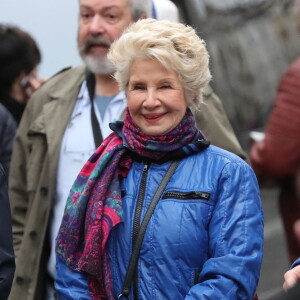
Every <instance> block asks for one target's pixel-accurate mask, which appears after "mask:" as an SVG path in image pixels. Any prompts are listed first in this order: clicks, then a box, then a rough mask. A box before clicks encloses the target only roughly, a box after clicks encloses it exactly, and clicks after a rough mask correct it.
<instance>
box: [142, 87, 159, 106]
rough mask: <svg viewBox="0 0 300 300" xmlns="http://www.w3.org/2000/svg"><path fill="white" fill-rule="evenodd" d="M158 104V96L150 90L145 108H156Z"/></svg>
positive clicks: (146, 97)
mask: <svg viewBox="0 0 300 300" xmlns="http://www.w3.org/2000/svg"><path fill="white" fill-rule="evenodd" d="M157 104H158V99H157V95H156V93H155V91H154V90H152V89H148V90H147V94H146V96H145V101H144V106H145V107H149V108H150V107H155V106H157Z"/></svg>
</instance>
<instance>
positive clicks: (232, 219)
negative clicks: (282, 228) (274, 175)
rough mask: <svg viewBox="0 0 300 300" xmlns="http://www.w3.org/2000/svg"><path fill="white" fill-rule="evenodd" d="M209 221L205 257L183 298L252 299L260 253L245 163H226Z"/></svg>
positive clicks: (254, 192) (256, 209)
mask: <svg viewBox="0 0 300 300" xmlns="http://www.w3.org/2000/svg"><path fill="white" fill-rule="evenodd" d="M217 185H218V188H217V195H218V196H217V197H218V200H217V204H216V206H215V208H214V211H213V215H212V218H211V220H210V224H209V236H210V238H209V252H210V254H209V256H210V258H209V259H208V260H207V261H206V262H205V263H204V265H203V268H202V270H201V272H200V278H199V283H198V284H196V285H194V286H193V287H192V288H191V289H190V291H189V293H188V295H187V296H186V298H185V299H186V300H196V299H201V300H209V299H230V300H241V299H244V300H250V299H253V296H254V294H255V290H256V288H257V284H258V280H259V275H260V268H261V262H262V255H263V212H262V207H261V201H260V197H259V188H258V184H257V180H256V178H255V175H254V173H253V171H252V169H251V168H250V167H249V166H248V165H246V164H245V163H243V164H241V163H233V164H227V165H226V166H225V168H224V169H223V171H222V176H221V178H220V179H219V181H218V183H217Z"/></svg>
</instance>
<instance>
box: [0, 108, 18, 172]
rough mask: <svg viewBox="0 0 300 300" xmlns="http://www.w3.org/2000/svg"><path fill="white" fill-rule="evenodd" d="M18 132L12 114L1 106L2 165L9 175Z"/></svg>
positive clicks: (0, 146) (0, 158) (0, 139)
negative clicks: (13, 147)
mask: <svg viewBox="0 0 300 300" xmlns="http://www.w3.org/2000/svg"><path fill="white" fill-rule="evenodd" d="M16 130H17V123H16V121H15V120H14V119H13V117H12V115H11V114H10V112H9V111H8V110H7V109H6V108H5V107H4V106H3V105H2V104H0V163H1V164H2V166H3V168H4V171H5V173H6V174H8V170H9V163H10V157H11V153H12V146H13V140H14V137H15V134H16Z"/></svg>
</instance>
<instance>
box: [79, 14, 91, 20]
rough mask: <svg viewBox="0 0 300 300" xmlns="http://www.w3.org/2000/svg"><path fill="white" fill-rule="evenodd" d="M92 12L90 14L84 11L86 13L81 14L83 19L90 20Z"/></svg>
mask: <svg viewBox="0 0 300 300" xmlns="http://www.w3.org/2000/svg"><path fill="white" fill-rule="evenodd" d="M91 16H92V15H91V14H88V13H84V14H81V18H82V19H83V20H88V19H89V18H91Z"/></svg>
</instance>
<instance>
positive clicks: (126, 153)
mask: <svg viewBox="0 0 300 300" xmlns="http://www.w3.org/2000/svg"><path fill="white" fill-rule="evenodd" d="M111 128H112V129H113V130H114V131H115V132H114V133H112V134H111V135H110V136H109V137H107V138H106V139H105V140H104V141H103V143H102V144H101V146H100V147H99V148H98V149H97V150H96V151H95V153H94V154H93V155H92V156H91V158H90V159H89V160H88V161H87V163H86V164H85V165H84V166H83V168H82V169H81V171H80V173H79V175H78V177H77V179H76V180H75V182H74V184H73V186H72V188H71V191H70V194H69V197H68V200H67V204H66V207H65V212H64V216H63V220H62V224H61V226H60V230H59V233H58V236H57V241H56V252H57V255H59V257H60V258H61V259H62V260H63V261H64V262H65V263H66V264H67V265H68V266H69V267H70V268H71V269H73V270H76V271H80V272H85V273H86V274H87V278H88V282H89V288H90V294H91V296H92V298H93V299H94V300H100V299H109V300H110V299H114V298H113V295H112V283H111V272H110V265H109V259H108V254H107V252H106V247H105V245H106V242H107V239H108V237H109V233H110V231H111V230H112V228H113V227H114V226H116V225H117V224H118V223H120V222H123V211H122V198H121V189H120V184H121V179H122V178H124V177H126V175H127V173H128V171H129V169H130V166H131V163H132V160H133V158H132V155H131V153H132V152H133V153H134V154H137V155H138V156H140V157H142V158H147V159H151V160H154V161H158V162H159V161H164V160H165V161H166V160H172V159H174V158H180V157H184V156H188V155H191V154H193V153H196V152H199V151H201V150H203V149H205V148H206V147H208V145H209V142H207V141H206V138H205V137H204V135H203V134H202V133H201V132H200V131H199V130H197V128H196V124H195V120H194V117H193V115H192V113H191V111H190V110H189V109H187V112H186V114H185V116H184V118H183V119H182V121H181V122H180V123H179V125H178V126H177V127H176V128H175V129H173V130H172V131H171V132H169V133H168V134H166V135H164V136H151V137H149V136H147V135H145V134H144V133H143V132H142V131H141V130H140V129H139V128H138V127H137V125H136V124H135V123H134V122H133V120H132V118H131V116H130V114H129V112H128V110H127V111H126V115H125V119H124V122H122V121H117V122H115V123H113V124H112V125H111ZM166 157H168V159H166Z"/></svg>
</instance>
